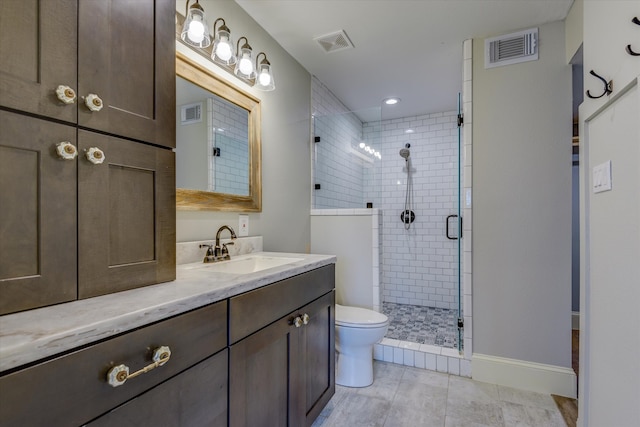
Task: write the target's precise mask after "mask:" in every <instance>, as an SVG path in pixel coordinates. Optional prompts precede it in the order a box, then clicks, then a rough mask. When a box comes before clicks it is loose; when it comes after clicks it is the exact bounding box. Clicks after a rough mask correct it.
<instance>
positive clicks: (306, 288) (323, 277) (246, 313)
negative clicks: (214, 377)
mask: <svg viewBox="0 0 640 427" xmlns="http://www.w3.org/2000/svg"><path fill="white" fill-rule="evenodd" d="M334 287H335V264H330V265H326V266H324V267H321V268H318V269H316V270H312V271H310V272H307V273H304V274H300V275H298V276H293V277H290V278H288V279H285V280H281V281H279V282H277V283H273V284H271V285H268V286H264V287H262V288H259V289H256V290H254V291H251V292H247V293H244V294H242V295H239V296H237V297H234V298H231V300H230V302H229V313H230V319H231V320H230V322H229V328H230V330H229V342H230V343H232V344H233V343H234V342H236V341H238V340H240V339H242V338H244V337H246V336H247V335H249V334H250V333H252V332H255V331H257V330H258V329H260V328H262V327H264V326H265V325H268V324H269V323H271V322H273V321H275V320H277V319H279V318H281V317H282V316H285V315H287V314H288V313H289V312H291V311H292V310H296V309H297V308H299V307H301V306H303V305H305V304H307V303H308V302H309V301H313V300H314V299H316V298H318V297H320V296H322V295H324V294H326V293H327V292H329V291H331V290H332V289H333V288H334Z"/></svg>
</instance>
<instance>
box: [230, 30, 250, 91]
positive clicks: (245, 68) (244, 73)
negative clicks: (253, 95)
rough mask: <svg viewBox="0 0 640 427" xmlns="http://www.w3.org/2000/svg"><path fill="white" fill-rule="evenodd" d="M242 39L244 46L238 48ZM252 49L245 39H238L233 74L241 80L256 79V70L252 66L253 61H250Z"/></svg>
mask: <svg viewBox="0 0 640 427" xmlns="http://www.w3.org/2000/svg"><path fill="white" fill-rule="evenodd" d="M242 39H244V44H243V45H242V47H240V41H241V40H242ZM251 54H252V49H251V46H249V40H247V38H246V37H244V36H243V37H240V38H239V39H238V44H237V50H236V56H237V58H238V62H236V68H235V69H234V70H233V73H234V74H235V75H236V76H238V77H240V78H243V79H247V80H254V79H255V78H256V68H255V66H254V65H253V59H251Z"/></svg>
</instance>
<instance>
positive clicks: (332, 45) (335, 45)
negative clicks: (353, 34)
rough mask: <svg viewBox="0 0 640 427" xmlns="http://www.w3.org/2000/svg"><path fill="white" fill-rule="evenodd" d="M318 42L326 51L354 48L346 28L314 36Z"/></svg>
mask: <svg viewBox="0 0 640 427" xmlns="http://www.w3.org/2000/svg"><path fill="white" fill-rule="evenodd" d="M314 40H315V41H317V42H318V44H319V45H320V47H321V48H322V49H323V50H324V51H325V52H326V53H332V52H338V51H340V50H345V49H353V47H354V46H353V43H351V40H349V36H347V33H346V32H345V31H344V30H341V31H337V32H335V33H331V34H325V35H324V36H320V37H316V38H314Z"/></svg>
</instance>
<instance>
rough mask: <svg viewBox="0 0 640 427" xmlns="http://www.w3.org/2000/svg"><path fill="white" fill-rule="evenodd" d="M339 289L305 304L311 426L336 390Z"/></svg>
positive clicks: (307, 413)
mask: <svg viewBox="0 0 640 427" xmlns="http://www.w3.org/2000/svg"><path fill="white" fill-rule="evenodd" d="M334 310H335V292H330V293H328V294H326V295H325V296H323V297H322V298H319V299H318V300H316V301H314V302H313V303H311V304H309V305H308V306H307V307H303V308H302V309H301V310H300V311H301V312H302V313H303V314H304V313H306V314H308V315H309V323H308V324H307V325H304V327H302V328H301V329H300V331H301V332H302V335H303V336H302V343H301V345H302V354H304V365H303V366H304V367H303V370H304V375H305V378H304V380H305V386H304V388H305V391H303V392H302V393H300V394H303V395H304V396H305V425H306V426H307V427H309V426H311V424H313V422H314V421H315V419H316V418H317V417H318V415H320V412H322V409H323V408H324V407H325V406H326V405H327V403H328V402H329V400H330V399H331V397H332V396H333V395H334V393H335V388H336V382H335V360H336V359H335V335H334V334H335V313H334Z"/></svg>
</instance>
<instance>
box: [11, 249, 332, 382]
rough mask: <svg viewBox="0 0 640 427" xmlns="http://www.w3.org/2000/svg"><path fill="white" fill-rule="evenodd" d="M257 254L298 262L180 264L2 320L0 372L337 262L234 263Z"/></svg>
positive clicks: (312, 258) (328, 258)
mask: <svg viewBox="0 0 640 427" xmlns="http://www.w3.org/2000/svg"><path fill="white" fill-rule="evenodd" d="M255 255H262V256H266V257H287V258H300V260H299V261H295V262H292V263H289V264H286V265H282V266H277V267H272V268H268V269H265V270H262V271H258V272H255V273H248V274H232V273H220V272H213V271H212V270H213V269H210V268H206V267H205V268H199V267H200V266H202V265H203V264H202V262H198V263H192V264H183V265H178V267H177V269H176V270H177V277H176V280H175V281H172V282H167V283H161V284H157V285H152V286H146V287H143V288H138V289H132V290H129V291H123V292H118V293H115V294H110V295H104V296H100V297H95V298H89V299H85V300H78V301H73V302H69V303H64V304H59V305H55V306H51V307H44V308H39V309H35V310H29V311H24V312H21V313H15V314H9V315H5V316H0V372H3V371H6V370H8V369H12V368H15V367H19V366H22V365H24V364H27V363H32V362H35V361H38V360H40V359H44V358H47V357H50V356H54V355H56V354H58V353H62V352H65V351H67V350H71V349H73V348H76V347H79V346H83V345H86V344H90V343H92V342H95V341H99V340H102V339H105V338H108V337H110V336H113V335H117V334H120V333H122V332H126V331H129V330H132V329H135V328H138V327H141V326H144V325H147V324H149V323H152V322H156V321H158V320H163V319H166V318H169V317H171V316H175V315H177V314H180V313H184V312H186V311H190V310H193V309H196V308H199V307H203V306H205V305H208V304H211V303H214V302H217V301H221V300H224V299H226V298H229V297H232V296H235V295H238V294H241V293H243V292H247V291H250V290H253V289H256V288H259V287H261V286H265V285H268V284H270V283H273V282H277V281H279V280H283V279H286V278H289V277H292V276H296V275H298V274H302V273H305V272H307V271H311V270H314V269H316V268H319V267H322V266H325V265H328V264H333V263H335V262H336V257H335V256H333V255H311V254H296V253H282V252H277V253H275V252H258V253H252V254H247V255H240V256H238V257H234V258H233V259H234V260H235V259H242V258H245V257H250V256H255ZM206 265H215V264H206Z"/></svg>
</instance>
